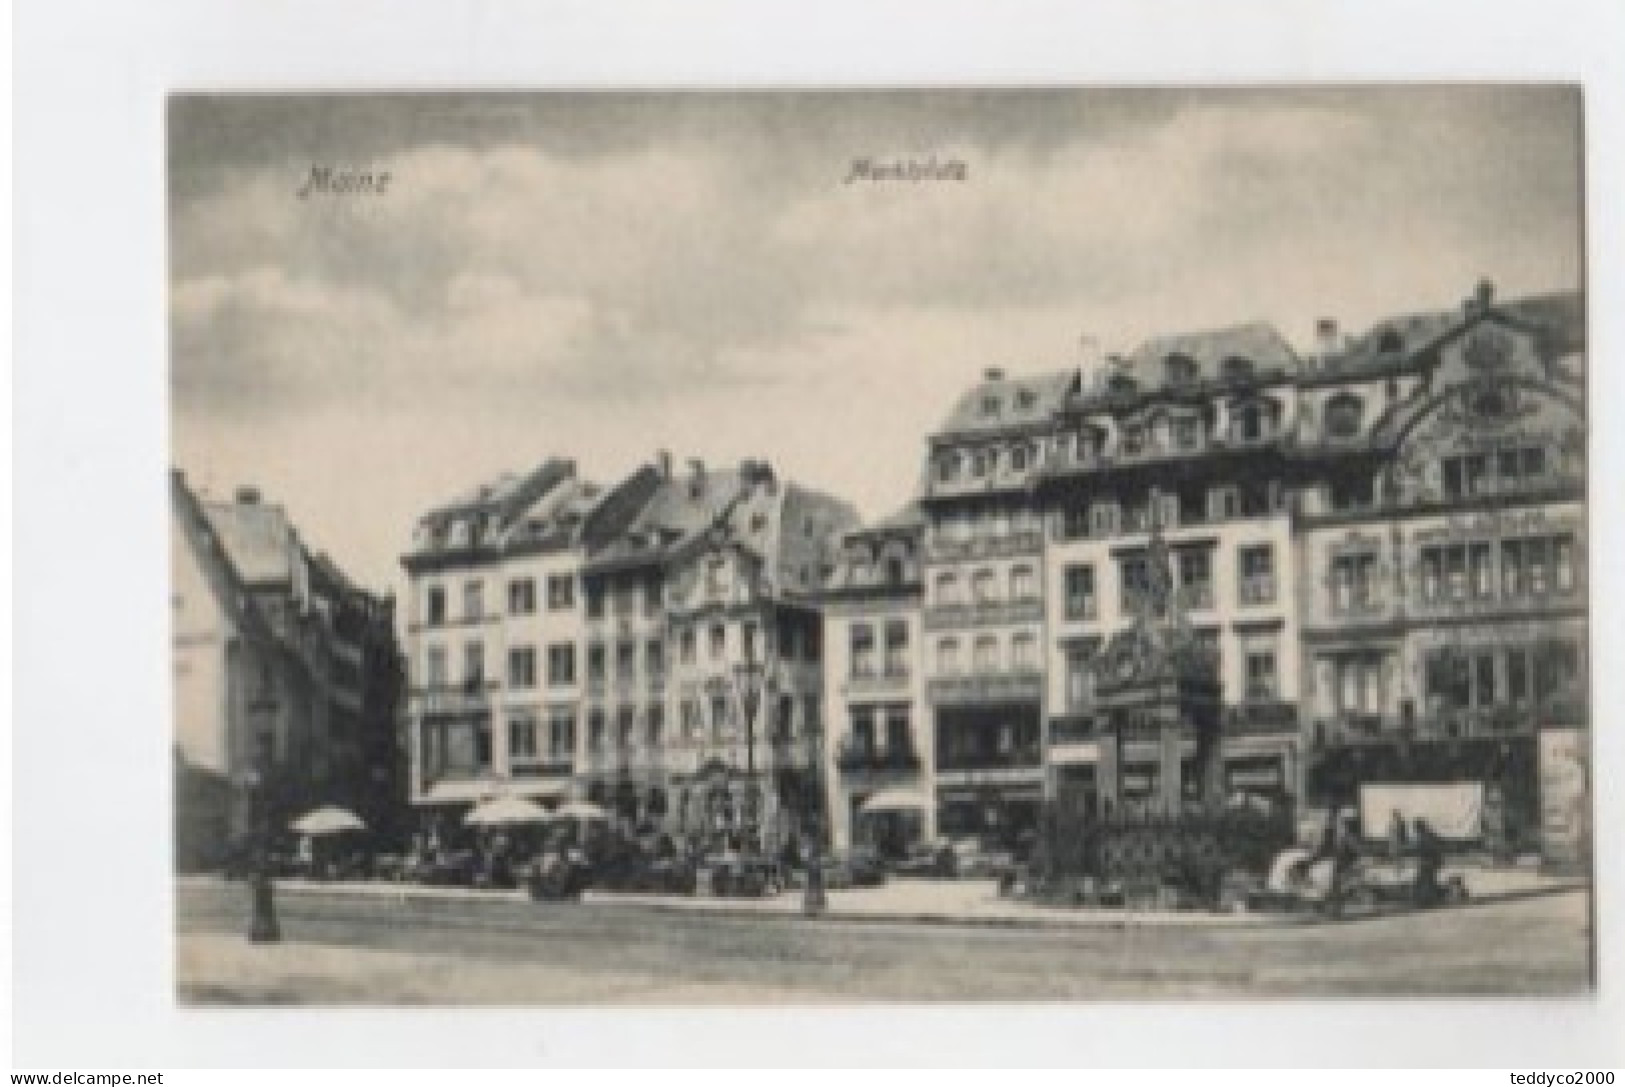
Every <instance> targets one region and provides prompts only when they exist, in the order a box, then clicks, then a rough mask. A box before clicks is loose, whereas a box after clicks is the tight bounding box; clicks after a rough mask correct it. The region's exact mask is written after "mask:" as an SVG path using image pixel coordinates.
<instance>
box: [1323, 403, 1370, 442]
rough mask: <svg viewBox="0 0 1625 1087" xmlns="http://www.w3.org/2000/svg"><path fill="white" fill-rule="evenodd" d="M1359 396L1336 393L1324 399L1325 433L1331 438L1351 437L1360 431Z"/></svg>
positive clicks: (1360, 412) (1360, 411) (1360, 410)
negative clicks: (1328, 398)
mask: <svg viewBox="0 0 1625 1087" xmlns="http://www.w3.org/2000/svg"><path fill="white" fill-rule="evenodd" d="M1361 414H1362V409H1361V405H1360V398H1359V397H1357V396H1355V395H1353V394H1352V393H1338V394H1337V395H1336V396H1334V397H1332V398H1331V399H1330V400H1328V401H1326V434H1327V435H1328V436H1329V437H1332V438H1353V437H1356V436H1358V435H1359V433H1360V417H1361Z"/></svg>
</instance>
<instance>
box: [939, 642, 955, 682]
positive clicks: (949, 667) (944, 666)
mask: <svg viewBox="0 0 1625 1087" xmlns="http://www.w3.org/2000/svg"><path fill="white" fill-rule="evenodd" d="M937 673H938V674H939V675H944V676H957V675H958V674H959V642H958V641H957V640H955V639H953V638H944V639H942V641H940V642H938V643H937Z"/></svg>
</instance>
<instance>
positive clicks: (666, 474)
mask: <svg viewBox="0 0 1625 1087" xmlns="http://www.w3.org/2000/svg"><path fill="white" fill-rule="evenodd" d="M655 468H656V469H657V470H658V471H659V472H660V478H661V479H663V480H666V481H667V482H670V481H671V450H669V449H657V450H655Z"/></svg>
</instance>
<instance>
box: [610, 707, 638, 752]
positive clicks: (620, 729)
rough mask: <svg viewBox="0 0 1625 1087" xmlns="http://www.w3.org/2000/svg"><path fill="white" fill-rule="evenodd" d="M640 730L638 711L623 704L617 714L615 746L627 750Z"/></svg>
mask: <svg viewBox="0 0 1625 1087" xmlns="http://www.w3.org/2000/svg"><path fill="white" fill-rule="evenodd" d="M637 731H638V711H637V710H636V709H634V708H633V707H631V706H622V707H621V708H620V709H619V710H617V711H616V714H615V746H617V747H619V748H621V749H622V750H625V749H626V748H629V747H631V746H632V744H633V741H634V739H636V736H637Z"/></svg>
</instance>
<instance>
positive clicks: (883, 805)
mask: <svg viewBox="0 0 1625 1087" xmlns="http://www.w3.org/2000/svg"><path fill="white" fill-rule="evenodd" d="M929 806H930V805H929V804H927V803H926V799H925V796H924V795H923V794H921V793H919V792H917V791H916V790H914V789H905V788H901V787H898V788H892V789H882V790H880V791H879V792H878V793H876V794H875V795H874V796H871V797H870V798H869V799H868V800H865V801H864V802H863V806H862V807H861V808H860V809H859V810H860V811H862V812H864V813H868V812H880V811H924V810H925V809H926V808H927V807H929Z"/></svg>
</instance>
